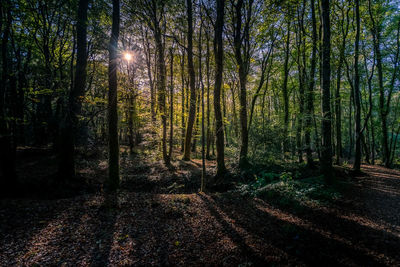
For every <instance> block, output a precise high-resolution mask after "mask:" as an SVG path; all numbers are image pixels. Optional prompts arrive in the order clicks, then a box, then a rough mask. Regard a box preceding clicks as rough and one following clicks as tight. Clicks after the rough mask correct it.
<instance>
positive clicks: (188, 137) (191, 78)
mask: <svg viewBox="0 0 400 267" xmlns="http://www.w3.org/2000/svg"><path fill="white" fill-rule="evenodd" d="M186 5H187V22H188V49H187V51H188V73H189V85H190V107H189V117H188V120H187V127H186V135H185V148H184V152H183V160H190V145H191V141H192V132H193V125H194V121H195V118H196V85H195V72H194V66H193V11H192V0H186Z"/></svg>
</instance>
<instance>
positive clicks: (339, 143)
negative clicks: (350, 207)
mask: <svg viewBox="0 0 400 267" xmlns="http://www.w3.org/2000/svg"><path fill="white" fill-rule="evenodd" d="M342 16H343V20H342V35H343V39H342V45H341V47H340V49H339V52H340V55H339V64H338V67H337V73H336V92H335V112H336V114H335V115H336V116H335V117H336V164H337V165H339V164H340V158H341V157H343V149H342V104H341V100H342V99H341V96H340V85H341V75H342V67H343V62H344V51H345V48H346V37H347V33H348V29H349V14H348V12H347V13H346V30H344V25H343V24H344V22H345V19H344V16H345V15H344V12H343V11H342Z"/></svg>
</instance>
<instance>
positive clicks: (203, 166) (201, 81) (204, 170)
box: [199, 10, 206, 192]
mask: <svg viewBox="0 0 400 267" xmlns="http://www.w3.org/2000/svg"><path fill="white" fill-rule="evenodd" d="M201 16H202V12H201V10H200V17H201ZM202 29H203V21H201V23H200V33H199V55H200V56H199V80H200V86H201V167H202V168H201V184H200V192H203V191H204V189H205V179H206V161H205V128H204V114H205V113H204V83H203V72H202V62H201V55H202V45H201V36H202V34H201V33H202Z"/></svg>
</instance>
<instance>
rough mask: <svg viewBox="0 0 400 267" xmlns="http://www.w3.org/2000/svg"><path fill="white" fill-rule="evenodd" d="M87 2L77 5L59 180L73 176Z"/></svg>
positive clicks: (83, 81) (84, 60)
mask: <svg viewBox="0 0 400 267" xmlns="http://www.w3.org/2000/svg"><path fill="white" fill-rule="evenodd" d="M88 5H89V0H80V1H79V4H78V12H77V14H78V21H77V24H76V34H77V35H76V37H77V47H76V48H77V58H76V69H75V80H74V86H73V87H72V88H71V91H70V93H69V100H68V107H67V114H66V116H65V119H64V125H63V128H62V129H61V145H60V149H59V152H60V155H59V157H60V162H59V170H58V171H59V177H60V178H61V179H66V178H71V177H74V176H75V155H74V154H75V145H76V141H75V136H76V133H77V132H78V131H79V129H80V125H79V124H80V123H79V116H80V114H81V110H82V99H83V96H84V95H85V88H86V66H87V51H86V47H87V41H86V36H87V12H88Z"/></svg>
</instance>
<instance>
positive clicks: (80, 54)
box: [0, 0, 400, 188]
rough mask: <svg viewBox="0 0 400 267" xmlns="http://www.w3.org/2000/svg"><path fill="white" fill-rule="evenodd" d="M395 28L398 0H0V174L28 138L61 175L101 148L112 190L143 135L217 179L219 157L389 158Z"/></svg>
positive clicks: (394, 140) (10, 171) (392, 153)
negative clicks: (80, 153)
mask: <svg viewBox="0 0 400 267" xmlns="http://www.w3.org/2000/svg"><path fill="white" fill-rule="evenodd" d="M399 35H400V13H399V2H398V1H381V0H365V1H364V0H363V1H359V0H354V1H340V0H332V1H327V0H321V1H318V0H309V1H308V0H291V1H274V0H271V1H269V0H235V1H233V0H229V1H223V0H217V1H210V0H199V1H197V0H196V1H191V0H187V1H184V0H174V1H172V0H148V1H129V0H121V1H117V0H113V1H103V0H101V1H90V0H79V1H78V0H63V1H56V0H49V1H42V0H38V1H37V0H35V1H33V0H26V1H22V0H9V1H2V5H1V36H2V38H1V39H2V42H1V70H2V71H1V73H2V75H1V89H0V90H1V92H0V112H1V113H0V130H1V145H2V162H3V165H2V169H3V174H4V176H7V177H13V178H10V179H4V180H5V183H6V184H7V183H14V181H15V180H16V176H17V175H16V171H15V165H16V163H15V155H16V150H17V148H18V147H24V146H41V147H43V146H46V147H50V148H52V149H53V150H54V151H55V152H56V153H57V155H58V156H57V158H58V174H59V178H60V180H68V179H69V178H70V177H75V176H76V166H75V165H76V164H75V163H76V157H75V154H76V149H77V148H85V147H86V148H88V147H96V146H104V147H105V146H108V151H109V152H108V156H107V157H108V159H109V177H110V178H109V180H108V185H109V186H110V187H111V188H117V187H118V184H119V180H120V178H119V172H120V169H119V160H120V159H119V156H120V153H121V151H120V146H121V147H127V150H126V151H128V153H129V154H132V155H133V154H135V153H138V150H140V149H138V147H140V146H141V144H142V143H143V142H151V146H152V149H154V151H158V152H157V153H156V155H155V157H156V158H158V159H161V160H162V161H163V162H164V164H165V165H166V166H171V164H172V162H174V161H175V160H178V159H179V160H180V159H183V160H185V161H187V160H190V159H192V158H193V157H195V158H196V157H197V158H198V157H200V158H202V159H203V165H204V162H205V160H211V159H216V162H217V166H216V170H215V173H214V174H215V175H214V176H213V177H214V178H213V179H210V181H207V183H211V184H213V183H214V184H218V183H221V182H222V181H223V179H224V178H223V177H224V175H225V174H226V173H227V172H228V169H227V167H226V164H227V162H226V161H229V166H230V167H229V168H231V167H232V166H233V167H235V166H237V167H238V168H239V169H240V170H246V169H249V168H251V166H253V165H257V164H272V163H274V162H280V163H282V162H284V163H285V162H286V163H288V162H298V163H300V164H303V162H304V164H306V166H308V167H309V168H316V167H318V166H319V168H320V169H321V171H322V174H323V175H324V176H325V178H326V179H327V181H329V180H331V179H334V177H333V174H332V173H333V170H332V164H333V163H334V164H337V165H340V164H343V163H351V164H352V165H353V168H354V169H355V170H360V164H361V162H365V163H370V164H376V163H379V164H383V165H385V166H386V167H394V166H398V164H399V153H400V152H399V151H398V144H399V142H400V140H399V138H398V137H399V132H400V121H399V116H398V113H399V112H400V106H399V105H400V101H399V100H400V91H399V86H400V80H399V77H400V75H399V45H400V39H399ZM198 153H200V154H198ZM204 171H205V168H204ZM204 175H205V174H204V173H203V176H204ZM204 186H205V184H204V185H202V188H204Z"/></svg>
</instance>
